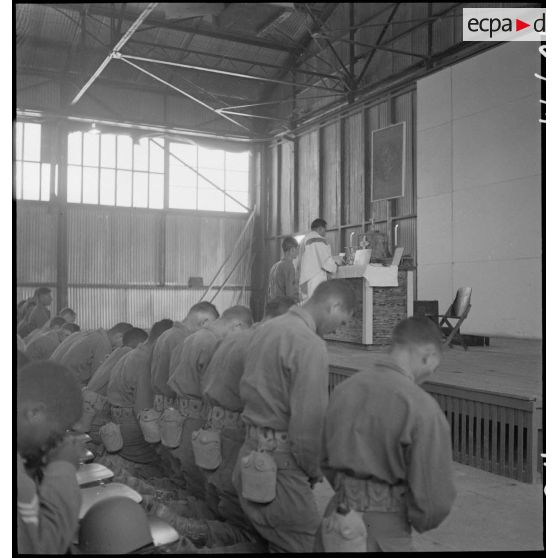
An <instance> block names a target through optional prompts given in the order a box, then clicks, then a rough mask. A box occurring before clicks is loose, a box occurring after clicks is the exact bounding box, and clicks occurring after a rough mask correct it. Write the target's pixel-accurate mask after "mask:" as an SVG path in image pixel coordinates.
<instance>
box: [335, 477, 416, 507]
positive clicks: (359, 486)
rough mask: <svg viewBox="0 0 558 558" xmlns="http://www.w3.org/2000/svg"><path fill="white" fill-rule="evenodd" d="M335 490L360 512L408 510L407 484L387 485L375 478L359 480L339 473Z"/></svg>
mask: <svg viewBox="0 0 558 558" xmlns="http://www.w3.org/2000/svg"><path fill="white" fill-rule="evenodd" d="M335 490H336V492H340V491H341V492H342V493H343V494H344V496H345V498H346V500H347V503H348V504H349V506H350V507H351V508H352V509H355V510H357V511H360V512H371V511H379V512H400V511H403V510H405V509H406V508H407V505H406V494H407V492H408V489H407V486H406V485H405V484H397V485H392V484H387V483H385V482H382V481H380V480H377V479H374V478H368V479H359V478H356V477H352V476H350V475H347V474H346V473H337V475H336V477H335Z"/></svg>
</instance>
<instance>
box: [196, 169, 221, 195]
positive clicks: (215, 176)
mask: <svg viewBox="0 0 558 558" xmlns="http://www.w3.org/2000/svg"><path fill="white" fill-rule="evenodd" d="M199 171H200V177H199V182H198V185H199V187H200V188H204V189H206V190H207V189H209V188H211V190H214V191H215V192H217V193H220V192H219V190H217V188H215V187H214V186H212V185H211V183H210V182H209V181H211V182H213V184H215V185H217V186H219V188H223V189H224V188H225V173H224V172H223V171H222V170H211V169H199ZM204 177H205V178H207V179H208V180H205V178H204Z"/></svg>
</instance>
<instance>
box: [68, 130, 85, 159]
mask: <svg viewBox="0 0 558 558" xmlns="http://www.w3.org/2000/svg"><path fill="white" fill-rule="evenodd" d="M81 136H82V133H81V132H72V133H71V134H68V164H69V165H81Z"/></svg>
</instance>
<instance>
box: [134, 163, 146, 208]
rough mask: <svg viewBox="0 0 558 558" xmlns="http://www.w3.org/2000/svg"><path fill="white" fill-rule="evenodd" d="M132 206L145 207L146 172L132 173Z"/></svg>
mask: <svg viewBox="0 0 558 558" xmlns="http://www.w3.org/2000/svg"><path fill="white" fill-rule="evenodd" d="M133 193H134V207H147V173H145V172H135V173H134V192H133Z"/></svg>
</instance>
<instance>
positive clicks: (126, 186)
mask: <svg viewBox="0 0 558 558" xmlns="http://www.w3.org/2000/svg"><path fill="white" fill-rule="evenodd" d="M116 205H123V206H126V207H131V205H132V173H131V172H129V171H120V170H119V171H117V173H116Z"/></svg>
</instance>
